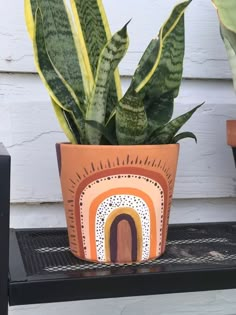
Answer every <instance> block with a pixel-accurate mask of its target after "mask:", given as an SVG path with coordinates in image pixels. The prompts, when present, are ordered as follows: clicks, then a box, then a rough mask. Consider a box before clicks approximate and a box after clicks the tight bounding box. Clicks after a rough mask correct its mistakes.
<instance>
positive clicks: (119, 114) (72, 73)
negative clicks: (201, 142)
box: [25, 0, 201, 145]
mask: <svg viewBox="0 0 236 315" xmlns="http://www.w3.org/2000/svg"><path fill="white" fill-rule="evenodd" d="M190 2H191V0H188V1H184V2H182V3H180V4H178V5H176V6H175V7H174V9H173V11H172V13H171V15H170V17H169V18H168V19H167V21H166V22H165V23H164V24H163V25H162V27H161V29H160V31H159V34H158V36H157V37H156V38H154V39H152V40H151V42H150V44H149V45H148V47H147V49H146V50H145V52H144V54H143V56H142V58H141V60H140V62H139V64H138V66H137V69H136V71H135V73H134V75H133V77H132V80H131V84H130V86H129V88H128V90H127V91H126V93H125V94H124V95H123V96H122V93H121V82H120V77H119V73H118V70H117V66H118V64H119V62H120V61H121V60H122V58H123V57H124V56H125V53H126V51H127V49H128V45H129V38H128V34H127V27H128V23H127V24H126V25H125V26H124V27H122V28H121V30H119V31H118V32H117V33H115V34H114V35H111V32H110V29H109V25H108V21H107V18H106V14H105V11H104V7H103V5H102V1H101V0H70V7H68V6H67V4H66V1H65V0H25V18H26V24H27V28H28V32H29V34H30V37H31V39H32V42H33V49H34V57H35V64H36V67H37V71H38V73H39V75H40V78H41V80H42V81H43V83H44V85H45V86H46V88H47V90H48V93H49V95H50V97H51V101H52V104H53V107H54V110H55V113H56V115H57V118H58V120H59V123H60V125H61V127H62V129H63V130H64V132H65V134H66V136H67V137H68V139H69V141H70V142H71V143H82V144H119V145H128V144H131V145H133V144H164V143H176V142H177V141H179V140H180V139H183V138H186V137H190V138H194V139H195V140H196V137H195V135H194V134H193V133H191V132H183V133H179V134H178V131H179V130H180V128H181V127H182V126H183V124H184V123H185V122H186V121H187V120H188V119H189V118H190V117H191V116H192V114H193V113H194V112H195V111H196V110H197V108H199V106H201V105H199V106H197V107H195V108H193V109H192V110H191V111H189V112H187V113H185V114H183V115H181V116H179V117H177V118H175V119H172V120H171V118H172V114H173V105H174V99H175V98H176V97H177V96H178V93H179V88H180V84H181V80H182V71H183V58H184V46H185V42H184V12H185V9H186V8H187V6H188V5H189V4H190Z"/></svg>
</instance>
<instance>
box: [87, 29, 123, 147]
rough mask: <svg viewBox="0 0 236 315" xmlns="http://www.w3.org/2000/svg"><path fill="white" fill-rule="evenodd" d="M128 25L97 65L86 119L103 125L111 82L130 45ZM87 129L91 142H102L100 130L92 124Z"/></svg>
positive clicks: (102, 53)
mask: <svg viewBox="0 0 236 315" xmlns="http://www.w3.org/2000/svg"><path fill="white" fill-rule="evenodd" d="M127 25H128V23H127V24H126V25H125V26H124V27H123V28H122V29H121V30H120V31H118V32H117V33H115V34H114V35H113V36H112V38H111V39H110V40H109V41H108V43H107V44H106V45H105V47H104V49H103V50H102V52H101V55H100V57H99V61H98V66H97V73H96V80H95V88H94V91H93V93H92V97H91V100H89V105H88V108H87V112H86V120H94V121H97V122H98V123H99V124H101V125H104V124H105V118H106V106H107V95H108V92H109V82H110V79H111V77H112V75H113V73H114V70H115V69H116V68H117V66H118V64H119V62H120V61H121V59H122V58H123V57H124V55H125V53H126V51H127V49H128V45H129V38H128V34H127ZM85 131H86V137H87V140H88V142H89V143H90V144H99V143H100V140H101V133H100V132H98V130H95V129H94V128H92V127H91V126H85Z"/></svg>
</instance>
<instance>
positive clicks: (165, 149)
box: [57, 144, 179, 263]
mask: <svg viewBox="0 0 236 315" xmlns="http://www.w3.org/2000/svg"><path fill="white" fill-rule="evenodd" d="M178 153H179V145H178V144H170V145H142V146H141V145H140V146H93V145H72V144H58V145H57V155H58V164H59V172H60V179H61V187H62V194H63V200H64V208H65V211H66V218H67V225H68V234H69V241H70V249H71V252H72V253H73V254H74V255H75V256H77V257H79V258H80V259H84V260H88V261H93V262H104V263H131V262H141V261H145V260H149V259H154V258H157V257H159V256H160V255H161V254H163V252H164V251H165V245H166V237H167V229H168V219H169V211H170V205H171V200H172V193H173V188H174V181H175V175H176V167H177V160H178Z"/></svg>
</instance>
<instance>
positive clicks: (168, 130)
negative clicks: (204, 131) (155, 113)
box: [146, 104, 203, 144]
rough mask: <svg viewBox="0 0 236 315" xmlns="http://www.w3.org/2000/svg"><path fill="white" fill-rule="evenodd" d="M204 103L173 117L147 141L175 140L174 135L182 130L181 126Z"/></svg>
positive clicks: (165, 142) (166, 141) (170, 141)
mask: <svg viewBox="0 0 236 315" xmlns="http://www.w3.org/2000/svg"><path fill="white" fill-rule="evenodd" d="M202 105H203V104H200V105H198V106H196V107H195V108H193V109H192V110H190V111H189V112H187V113H185V114H183V115H181V116H179V117H177V118H175V119H173V120H172V121H170V122H169V123H167V124H166V125H165V126H164V127H162V128H160V127H159V128H158V129H157V130H155V131H154V132H153V133H152V134H151V135H150V136H149V137H148V138H147V141H146V142H147V143H149V144H168V143H173V142H174V140H173V139H174V136H175V135H176V133H177V132H178V131H179V130H180V128H181V127H182V126H183V125H184V124H185V123H186V122H187V121H188V120H189V119H190V118H191V117H192V115H193V114H194V113H195V111H196V110H197V109H198V108H200V107H201V106H202Z"/></svg>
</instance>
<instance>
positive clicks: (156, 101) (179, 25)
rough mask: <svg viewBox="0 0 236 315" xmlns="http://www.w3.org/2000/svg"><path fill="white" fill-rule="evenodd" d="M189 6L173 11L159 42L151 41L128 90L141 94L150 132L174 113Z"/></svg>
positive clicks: (176, 8) (180, 76) (185, 3)
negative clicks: (185, 22) (185, 11)
mask: <svg viewBox="0 0 236 315" xmlns="http://www.w3.org/2000/svg"><path fill="white" fill-rule="evenodd" d="M190 2H191V1H185V2H183V3H181V4H179V5H177V6H176V7H175V8H174V10H173V12H172V14H171V15H170V17H169V19H168V20H167V22H166V23H165V24H164V25H163V27H162V28H161V30H160V32H159V39H154V40H152V41H151V43H150V44H149V46H148V47H147V49H146V51H145V52H144V54H143V57H142V58H141V60H140V63H139V66H138V68H137V70H136V72H135V74H134V77H133V80H132V83H131V87H130V89H129V90H130V92H131V93H132V91H133V90H134V89H135V90H136V91H138V96H139V97H141V98H142V99H143V103H144V106H145V109H146V112H147V117H148V123H149V132H150V130H153V129H156V128H158V126H160V125H163V124H166V123H167V122H168V121H169V120H170V118H171V116H172V113H173V106H174V98H175V97H176V96H177V95H178V92H179V87H180V84H181V80H182V72H183V58H184V46H185V40H184V10H185V9H186V7H187V6H188V5H189V3H190ZM154 69H155V70H154ZM150 74H152V75H150ZM144 82H145V84H144ZM140 87H141V88H140Z"/></svg>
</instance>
